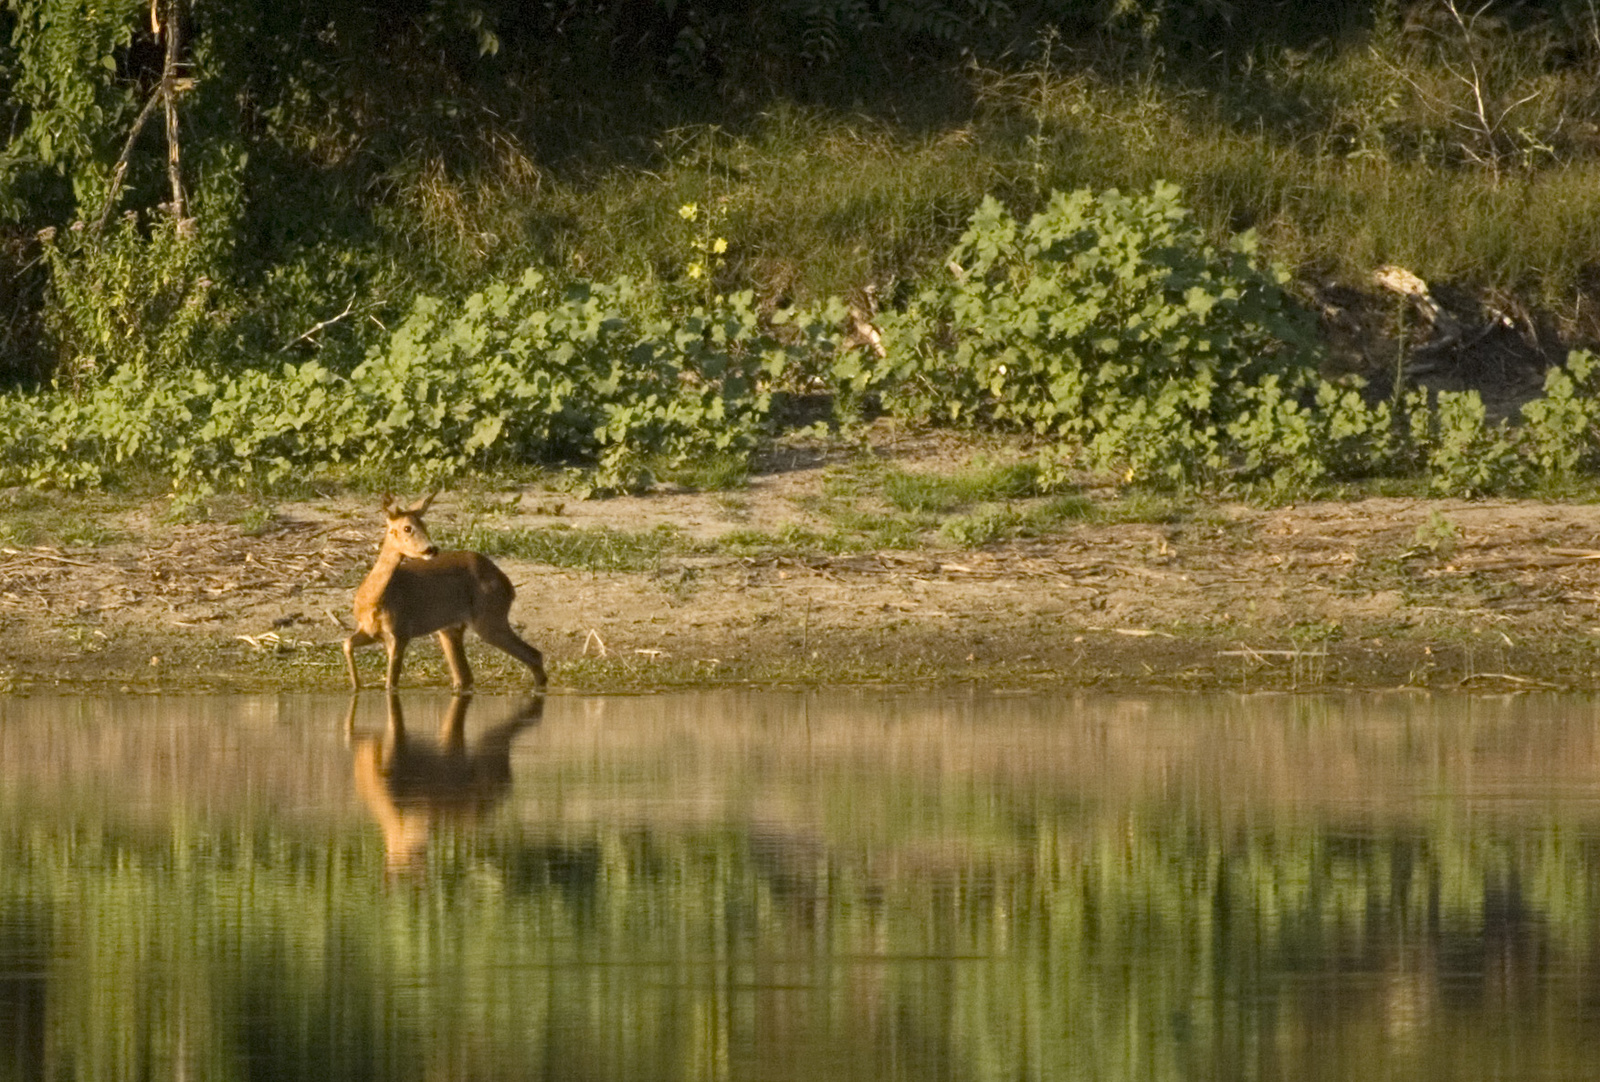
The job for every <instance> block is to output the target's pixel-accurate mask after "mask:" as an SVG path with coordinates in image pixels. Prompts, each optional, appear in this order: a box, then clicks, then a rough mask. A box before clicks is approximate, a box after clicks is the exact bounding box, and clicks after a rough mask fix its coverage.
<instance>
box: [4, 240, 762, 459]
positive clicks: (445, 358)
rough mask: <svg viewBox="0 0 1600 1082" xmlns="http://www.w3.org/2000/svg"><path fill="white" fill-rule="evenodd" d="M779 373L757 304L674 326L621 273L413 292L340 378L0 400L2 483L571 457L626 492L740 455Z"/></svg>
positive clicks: (751, 440) (206, 379)
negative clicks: (570, 281) (558, 282)
mask: <svg viewBox="0 0 1600 1082" xmlns="http://www.w3.org/2000/svg"><path fill="white" fill-rule="evenodd" d="M789 363H790V362H789V356H788V352H787V351H786V350H785V348H784V347H782V346H780V345H779V344H778V343H777V342H776V341H775V340H774V339H773V338H772V337H770V336H769V335H768V334H767V333H766V332H764V331H763V330H762V329H761V326H760V323H759V320H758V318H757V315H756V311H755V308H754V305H753V301H752V298H751V296H750V295H749V294H748V293H743V294H735V295H733V296H731V297H717V298H716V303H715V305H714V306H713V307H711V308H703V307H696V308H694V309H692V310H690V311H688V312H687V313H684V314H682V315H681V316H678V317H676V318H671V317H669V316H668V315H667V314H665V313H663V312H661V311H659V310H652V309H651V308H650V307H649V306H647V305H645V304H644V303H643V302H642V301H641V299H640V297H639V294H638V292H637V290H636V289H635V288H634V287H633V285H632V283H631V282H629V281H628V280H626V279H619V280H617V281H615V282H610V283H604V284H597V283H579V284H577V285H575V286H573V287H572V288H571V289H569V290H568V291H566V293H565V294H557V293H556V292H555V291H554V290H553V289H552V288H551V287H550V286H549V285H548V284H547V283H546V282H545V280H544V278H543V277H542V276H541V275H540V274H539V273H538V272H537V271H532V270H530V271H528V272H526V273H525V274H524V275H522V276H521V277H520V278H519V279H517V280H515V281H511V282H505V281H501V282H495V283H493V284H491V285H490V286H489V287H488V288H487V289H485V290H483V291H482V292H480V293H477V294H475V295H473V296H472V297H469V298H468V299H467V300H466V302H465V303H464V304H463V305H461V306H459V307H456V308H447V306H446V305H445V304H444V303H443V302H442V301H439V300H437V299H434V298H429V297H424V298H420V299H419V300H418V301H417V302H416V304H415V305H414V306H413V308H412V311H411V314H410V315H409V316H408V317H407V318H406V319H405V321H404V322H403V323H401V324H400V326H399V327H397V328H396V329H395V331H394V333H393V334H392V335H391V336H390V338H389V340H388V341H387V343H385V344H384V345H383V346H382V347H380V348H376V349H374V350H373V351H372V353H371V354H370V355H369V356H368V357H367V359H366V360H365V361H364V362H362V363H361V364H360V365H359V366H357V367H356V368H355V370H354V371H352V372H351V373H350V374H349V376H347V377H346V376H340V375H338V374H337V373H335V372H333V371H331V370H329V369H328V368H326V367H324V366H323V365H321V364H319V363H318V362H317V361H307V362H304V363H302V364H298V365H294V364H285V365H283V366H281V367H280V368H277V369H255V370H246V371H243V372H238V373H229V374H221V375H214V374H212V373H209V372H205V371H200V370H160V369H158V368H156V367H155V366H153V365H152V364H150V363H130V364H125V365H123V366H122V367H119V368H118V369H117V370H116V371H115V372H113V373H112V374H111V375H110V376H109V377H108V378H106V379H104V380H102V381H100V382H99V383H98V384H96V385H95V386H93V387H91V388H89V389H88V390H86V391H84V392H83V393H81V394H77V395H73V394H69V393H66V392H63V391H59V390H58V391H56V392H54V393H52V394H49V395H45V396H42V397H39V398H24V397H21V396H9V397H7V398H5V399H3V400H0V419H3V420H4V421H6V422H7V423H8V424H9V425H10V430H11V431H12V432H13V433H14V434H15V435H14V437H13V439H12V441H11V442H10V443H8V444H7V446H6V449H5V454H4V458H3V459H0V471H3V473H0V476H4V477H6V478H9V479H12V480H26V481H32V482H35V483H53V484H57V485H67V486H71V485H78V484H84V483H98V482H99V481H101V480H102V479H104V478H105V477H106V476H107V475H108V474H113V473H117V472H119V471H122V470H126V469H128V468H130V467H134V466H137V467H140V468H144V469H148V470H152V471H155V472H157V473H160V474H166V475H169V476H172V477H174V478H175V479H179V480H192V481H200V482H206V483H211V484H217V485H231V486H244V485H250V484H266V485H273V484H279V483H282V482H284V481H285V480H286V479H288V478H290V477H292V476H295V475H297V474H303V473H305V472H307V471H314V470H317V469H319V468H324V467H327V466H330V465H339V464H345V465H350V466H359V467H360V468H361V469H363V470H367V471H371V472H375V473H378V474H380V475H389V476H396V475H404V476H406V477H408V478H409V479H410V480H412V481H415V482H429V481H434V480H438V479H440V478H443V477H447V476H450V475H453V474H456V473H459V472H461V471H463V470H465V469H467V468H469V467H494V466H496V465H504V464H508V463H513V462H550V461H574V460H575V461H579V462H598V463H599V465H600V466H601V483H602V484H605V485H623V484H627V483H629V481H630V480H632V479H634V478H636V477H637V476H638V473H639V471H640V470H641V469H642V466H641V463H643V462H645V461H648V460H653V459H655V460H661V461H665V462H679V461H684V460H688V459H690V458H693V457H695V456H697V455H703V454H716V455H723V456H729V455H732V456H743V455H746V454H748V452H749V451H750V450H751V449H752V448H753V447H754V445H755V442H756V438H757V436H758V434H759V431H760V429H761V426H762V425H763V423H764V421H765V418H766V416H767V412H768V407H769V404H770V390H769V389H768V384H769V382H770V380H771V379H772V378H773V377H775V376H777V375H779V374H781V373H782V372H783V371H784V370H785V368H786V367H788V366H789Z"/></svg>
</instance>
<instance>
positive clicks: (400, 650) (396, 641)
mask: <svg viewBox="0 0 1600 1082" xmlns="http://www.w3.org/2000/svg"><path fill="white" fill-rule="evenodd" d="M383 645H384V646H385V647H387V648H388V651H389V670H388V673H387V674H386V675H385V677H384V684H383V686H384V687H386V688H388V689H389V690H390V691H393V690H394V689H395V688H397V687H399V686H400V666H402V665H404V664H405V662H406V640H405V639H403V638H401V637H400V636H399V635H396V634H395V633H394V632H393V631H389V630H387V629H385V630H384V633H383Z"/></svg>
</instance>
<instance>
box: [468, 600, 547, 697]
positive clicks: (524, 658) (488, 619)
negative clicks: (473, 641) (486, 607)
mask: <svg viewBox="0 0 1600 1082" xmlns="http://www.w3.org/2000/svg"><path fill="white" fill-rule="evenodd" d="M472 630H474V631H476V632H477V633H478V637H479V638H480V639H482V640H483V641H484V642H486V643H488V644H489V645H490V646H493V647H495V648H497V649H500V650H504V651H505V652H506V653H508V654H510V655H511V656H512V657H514V658H516V659H517V660H518V661H520V662H522V663H523V664H524V665H526V666H527V667H528V668H529V669H531V670H533V683H534V686H535V687H541V688H542V687H544V685H545V675H544V655H543V654H541V653H539V651H537V650H535V649H534V648H533V647H531V646H529V645H528V644H527V643H525V642H523V641H522V639H521V637H520V636H518V634H517V633H516V632H515V631H513V630H511V622H510V620H508V619H507V618H506V614H505V613H500V614H499V615H498V616H488V615H485V616H481V617H479V618H478V619H476V620H474V621H473V623H472Z"/></svg>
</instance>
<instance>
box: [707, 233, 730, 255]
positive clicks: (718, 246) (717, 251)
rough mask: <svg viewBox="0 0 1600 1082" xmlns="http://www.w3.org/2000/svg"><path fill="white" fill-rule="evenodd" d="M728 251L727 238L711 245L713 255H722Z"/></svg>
mask: <svg viewBox="0 0 1600 1082" xmlns="http://www.w3.org/2000/svg"><path fill="white" fill-rule="evenodd" d="M727 250H728V238H727V237H718V238H717V239H716V241H715V242H714V243H713V244H712V245H711V251H712V253H713V254H714V255H721V254H722V253H723V252H726V251H727Z"/></svg>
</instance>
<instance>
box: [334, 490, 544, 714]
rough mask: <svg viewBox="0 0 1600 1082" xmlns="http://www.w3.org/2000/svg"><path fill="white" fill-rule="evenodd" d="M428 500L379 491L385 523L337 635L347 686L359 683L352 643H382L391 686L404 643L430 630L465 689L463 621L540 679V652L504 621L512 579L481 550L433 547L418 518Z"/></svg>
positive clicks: (468, 674) (455, 682)
mask: <svg viewBox="0 0 1600 1082" xmlns="http://www.w3.org/2000/svg"><path fill="white" fill-rule="evenodd" d="M437 495H438V493H437V492H436V493H434V496H437ZM432 502H433V496H429V497H428V498H427V499H425V500H423V501H421V502H420V503H417V504H414V505H412V506H411V507H405V506H402V505H400V504H397V503H395V502H394V498H393V497H392V496H385V497H384V498H383V513H384V516H385V517H386V518H387V519H388V520H389V528H388V530H387V531H386V532H385V533H384V535H383V547H382V548H380V549H379V550H378V562H377V563H375V564H373V565H372V570H371V571H369V572H368V573H367V577H366V578H365V579H364V580H363V581H362V583H361V585H360V586H359V587H357V588H356V597H355V606H354V607H355V615H356V630H355V633H354V634H353V635H351V636H350V637H349V638H347V639H345V640H344V660H345V663H346V664H347V665H349V667H350V686H351V687H353V688H355V689H356V690H357V691H360V690H361V679H360V677H358V676H357V675H356V658H355V650H356V647H358V646H366V645H368V644H370V643H374V642H381V643H383V645H384V648H385V649H387V650H388V651H389V669H388V675H387V677H386V679H385V685H384V686H386V687H387V688H389V689H390V690H391V691H392V690H393V689H394V688H395V686H396V685H397V684H399V682H400V666H401V664H402V663H403V662H404V660H405V656H406V644H407V643H409V642H410V641H411V640H412V639H414V638H416V637H417V636H418V635H435V634H436V635H438V636H439V645H440V647H442V648H443V650H444V657H445V660H446V661H447V662H449V663H450V683H451V686H453V687H454V688H455V689H456V690H457V691H464V690H466V689H467V688H469V687H471V686H472V668H471V667H470V666H469V665H468V664H467V653H466V650H465V649H463V647H462V645H461V640H462V636H463V635H465V634H466V630H467V628H469V627H470V628H472V630H474V631H476V632H477V633H478V637H479V638H481V639H482V640H483V641H484V642H486V643H488V644H489V645H490V646H496V647H499V648H500V649H501V650H504V651H505V652H506V653H508V654H510V655H511V656H512V657H514V658H516V659H517V660H518V661H520V662H522V663H523V664H524V665H526V666H527V667H528V668H530V669H532V670H533V681H534V684H535V685H536V686H537V687H541V688H542V687H544V685H545V675H544V656H543V655H542V654H540V653H539V651H537V650H535V649H534V648H533V647H531V646H529V645H528V644H527V643H525V642H523V641H522V639H521V638H520V637H519V636H518V635H517V633H516V632H515V631H513V630H512V629H511V621H510V619H509V618H508V617H509V615H510V612H511V601H512V598H514V597H515V596H516V590H515V589H514V588H513V587H512V585H511V580H510V579H508V578H506V576H505V572H503V571H501V570H500V569H499V568H498V567H496V566H495V565H494V561H492V560H490V559H489V558H488V557H487V556H484V555H482V554H481V553H477V552H440V551H439V547H438V546H437V545H435V544H434V543H433V541H432V540H430V539H429V537H428V528H427V527H426V526H425V525H423V522H422V513H423V512H424V511H426V510H427V509H428V505H429V504H431V503H432Z"/></svg>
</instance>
